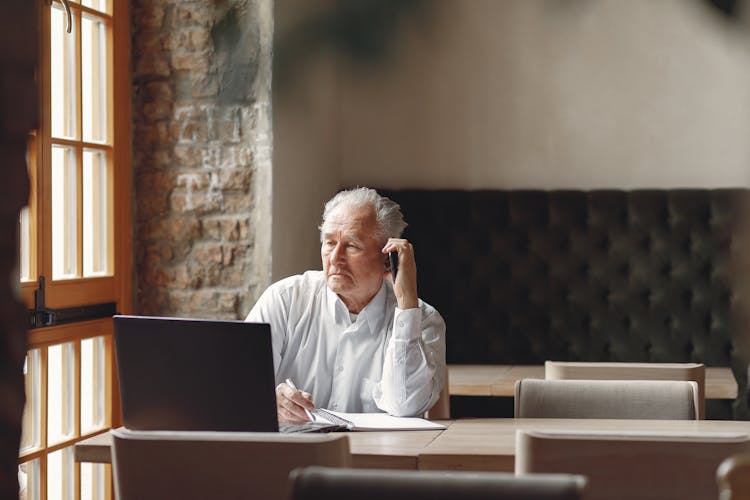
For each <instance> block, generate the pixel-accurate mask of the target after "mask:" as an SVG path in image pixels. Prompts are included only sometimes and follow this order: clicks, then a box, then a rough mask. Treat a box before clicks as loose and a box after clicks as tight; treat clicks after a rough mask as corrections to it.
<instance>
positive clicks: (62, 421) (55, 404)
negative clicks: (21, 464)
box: [47, 342, 75, 445]
mask: <svg viewBox="0 0 750 500" xmlns="http://www.w3.org/2000/svg"><path fill="white" fill-rule="evenodd" d="M74 358H75V351H74V349H73V343H72V342H67V343H65V344H58V345H53V346H50V347H48V348H47V445H52V444H55V443H59V442H60V441H63V440H65V439H69V438H71V437H73V430H74V426H73V405H74V400H75V393H74V384H73V378H74V372H73V369H74V362H75V359H74Z"/></svg>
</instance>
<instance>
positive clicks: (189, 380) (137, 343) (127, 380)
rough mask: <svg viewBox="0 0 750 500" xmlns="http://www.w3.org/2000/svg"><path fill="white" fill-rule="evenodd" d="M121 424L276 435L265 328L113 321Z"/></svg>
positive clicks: (267, 328) (267, 330) (123, 318)
mask: <svg viewBox="0 0 750 500" xmlns="http://www.w3.org/2000/svg"><path fill="white" fill-rule="evenodd" d="M114 332H115V356H116V359H117V371H118V374H119V379H120V400H121V403H122V416H123V423H124V425H125V427H127V428H129V429H134V430H195V431H256V432H257V431H270V432H273V431H278V421H277V417H276V393H275V389H274V386H275V381H274V371H273V356H272V352H271V327H270V326H269V325H268V324H265V323H246V322H244V321H212V320H196V319H178V318H157V317H144V316H115V317H114Z"/></svg>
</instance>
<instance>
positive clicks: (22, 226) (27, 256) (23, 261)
mask: <svg viewBox="0 0 750 500" xmlns="http://www.w3.org/2000/svg"><path fill="white" fill-rule="evenodd" d="M18 225H19V226H18V239H19V240H20V244H21V249H20V255H19V260H20V262H19V263H18V264H19V268H20V272H21V281H29V280H30V279H31V253H30V252H31V232H30V231H29V207H23V208H22V209H21V214H20V216H19V218H18Z"/></svg>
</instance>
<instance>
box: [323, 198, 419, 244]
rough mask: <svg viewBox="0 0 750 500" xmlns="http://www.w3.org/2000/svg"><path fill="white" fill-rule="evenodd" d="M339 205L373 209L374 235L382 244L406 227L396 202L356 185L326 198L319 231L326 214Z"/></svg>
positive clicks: (398, 235)
mask: <svg viewBox="0 0 750 500" xmlns="http://www.w3.org/2000/svg"><path fill="white" fill-rule="evenodd" d="M339 205H346V206H348V207H350V208H360V207H368V206H369V207H372V208H373V210H374V211H375V221H376V223H377V234H376V235H375V236H376V237H377V238H378V240H379V241H381V242H382V243H383V244H385V242H386V241H388V238H400V237H401V234H402V233H403V232H404V229H406V226H407V224H406V221H405V220H404V216H403V214H402V213H401V207H400V206H399V204H398V203H396V202H395V201H393V200H391V199H390V198H388V197H386V196H381V195H379V194H378V192H377V191H375V190H374V189H370V188H366V187H356V188H353V189H347V190H344V191H339V192H338V193H336V196H334V197H333V198H331V199H330V200H328V202H327V203H326V204H325V208H324V209H323V222H322V223H321V224H320V227H319V228H318V229H320V231H323V227H324V226H325V225H326V220H327V219H328V216H329V215H330V214H331V212H332V211H333V210H334V209H335V208H336V207H338V206H339ZM321 237H322V233H321Z"/></svg>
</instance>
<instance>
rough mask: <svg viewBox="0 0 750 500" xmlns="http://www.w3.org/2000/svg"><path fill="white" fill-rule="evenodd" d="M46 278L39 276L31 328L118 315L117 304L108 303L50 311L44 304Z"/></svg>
mask: <svg viewBox="0 0 750 500" xmlns="http://www.w3.org/2000/svg"><path fill="white" fill-rule="evenodd" d="M44 300H45V299H44V276H39V288H37V289H36V290H34V309H33V310H32V311H30V314H29V328H42V327H45V326H54V325H59V324H62V323H73V322H75V321H87V320H92V319H100V318H111V317H112V316H114V315H115V314H117V304H115V303H114V302H107V303H103V304H92V305H85V306H77V307H66V308H62V309H49V308H47V306H46V305H45V303H44Z"/></svg>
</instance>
